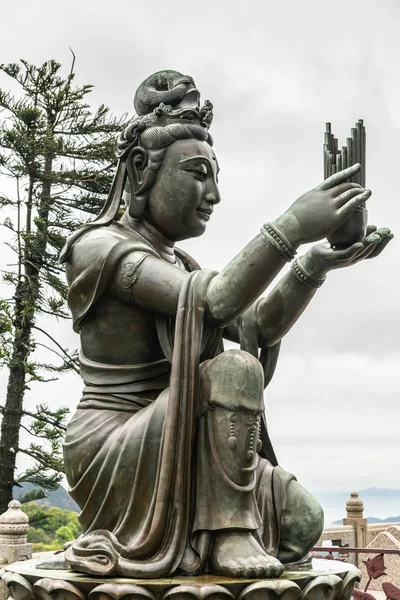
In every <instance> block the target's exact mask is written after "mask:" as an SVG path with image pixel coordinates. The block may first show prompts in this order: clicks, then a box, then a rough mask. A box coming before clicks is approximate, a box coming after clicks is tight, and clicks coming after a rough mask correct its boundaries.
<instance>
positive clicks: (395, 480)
mask: <svg viewBox="0 0 400 600" xmlns="http://www.w3.org/2000/svg"><path fill="white" fill-rule="evenodd" d="M399 22H400V4H399V2H398V1H397V0H379V1H376V0H368V1H367V2H365V0H353V1H351V0H335V1H334V2H333V1H332V2H321V1H320V0H315V1H311V0H291V1H284V0H281V1H280V2H276V1H275V2H271V1H267V0H257V1H255V0H247V1H246V2H244V1H240V2H239V1H237V0H236V1H235V0H230V1H219V0H213V1H212V2H196V3H194V2H189V1H186V2H183V1H182V0H175V1H174V2H165V1H161V0H153V1H152V2H138V1H137V0H129V1H123V0H113V2H104V1H103V0H96V1H94V0H84V1H82V0H81V1H80V2H77V1H76V0H69V1H68V2H63V1H59V2H54V1H53V0H52V1H50V0H49V1H48V0H36V2H26V1H25V2H24V1H20V2H13V3H11V2H7V6H3V7H2V25H3V26H2V34H1V41H0V44H1V56H0V60H1V62H16V61H18V59H19V58H25V59H27V60H28V61H30V62H32V63H35V64H41V63H42V62H44V61H45V60H47V59H50V58H54V59H56V60H58V61H59V62H61V63H62V64H64V65H65V72H67V68H68V66H69V63H70V53H69V50H68V47H71V48H73V50H74V52H75V54H76V56H77V60H76V66H75V69H76V76H77V81H78V82H79V83H91V84H93V85H94V86H95V90H94V92H93V93H92V98H91V101H92V103H93V105H94V106H95V105H97V104H100V103H105V104H106V105H108V106H110V107H111V109H112V110H113V112H114V113H116V114H122V113H125V112H131V111H132V106H133V105H132V101H133V95H134V92H135V90H136V87H137V86H138V85H139V84H140V83H141V81H142V80H143V79H144V78H145V77H147V76H148V75H149V74H151V73H152V72H154V71H158V70H160V69H165V68H166V69H175V70H177V71H181V72H183V73H187V74H190V75H191V76H193V78H194V79H195V81H196V84H197V87H198V88H199V89H200V91H201V93H202V97H203V99H204V98H209V99H210V100H211V101H212V102H213V104H214V123H213V125H212V134H213V137H214V140H215V151H216V153H217V157H218V161H219V164H220V167H221V173H220V188H221V193H222V202H221V204H220V205H219V206H218V207H217V210H216V212H215V213H214V215H213V219H212V221H211V222H210V224H209V227H208V231H207V232H206V234H205V235H204V236H203V237H202V238H200V239H197V240H194V241H192V242H190V243H186V244H185V245H184V247H185V249H187V250H188V251H189V252H191V253H192V255H194V257H195V258H196V259H197V260H198V261H199V262H200V264H201V265H202V266H204V267H213V268H217V269H218V268H221V267H223V266H224V265H225V264H226V263H227V262H228V261H229V259H230V258H231V257H233V256H234V254H235V253H236V252H237V251H238V250H239V249H240V248H242V247H243V246H244V245H245V244H246V242H247V241H249V240H250V239H251V238H252V237H253V236H254V235H255V234H256V233H257V232H258V231H259V228H260V226H261V225H262V224H263V223H264V222H265V221H268V220H272V219H274V218H275V217H277V216H278V215H279V214H280V213H281V212H283V211H284V210H285V209H286V208H287V206H288V205H289V204H291V203H292V202H293V200H294V199H295V198H296V197H298V196H299V195H301V194H302V193H304V192H305V191H307V190H308V189H310V188H311V187H313V186H314V185H316V184H317V183H319V182H320V180H321V179H322V176H323V175H322V141H323V132H324V128H325V122H326V121H332V124H333V125H332V126H333V131H334V133H335V134H336V135H337V136H338V137H339V142H344V140H345V138H346V136H348V135H349V133H350V128H351V127H352V126H354V123H355V121H356V120H357V119H359V118H363V119H364V122H365V125H366V128H367V147H368V150H367V161H368V166H367V185H368V187H370V188H371V189H372V191H373V196H372V198H371V200H370V201H369V203H368V204H369V210H370V222H371V223H375V224H377V225H379V226H382V225H385V226H388V227H390V228H392V229H393V230H394V232H395V233H396V231H397V232H398V233H399V237H398V238H397V239H396V238H395V239H394V240H393V241H392V242H391V244H390V245H389V247H388V248H387V251H386V252H385V254H384V255H382V256H381V257H380V258H379V259H377V260H376V261H366V262H365V263H363V264H359V265H357V266H355V267H352V268H349V269H344V270H342V271H340V272H338V271H336V272H334V273H331V274H330V275H329V276H328V280H327V282H326V283H325V285H324V286H323V287H322V289H321V290H319V291H318V292H317V294H316V296H315V298H314V299H313V301H312V303H311V304H310V306H309V308H308V310H307V312H306V313H305V314H304V315H303V317H302V318H301V320H300V321H299V323H298V324H297V325H296V326H295V327H294V329H293V330H292V331H291V332H290V333H289V334H288V335H287V337H286V338H285V340H284V341H283V344H282V351H281V357H280V360H279V364H278V369H277V372H276V375H275V377H274V380H273V382H272V384H271V386H270V388H269V390H268V394H267V395H266V400H267V414H268V421H269V427H270V431H271V437H272V439H273V442H274V444H275V447H276V452H277V455H278V458H279V460H280V462H281V464H282V466H284V467H285V468H286V469H288V470H290V471H292V472H294V473H295V474H296V475H297V476H298V478H299V480H300V481H301V482H302V483H303V484H304V485H306V486H308V487H309V488H311V489H313V490H338V491H339V490H340V491H351V490H353V489H355V490H357V489H360V488H365V487H369V486H379V487H390V488H400V469H399V463H400V452H399V446H400V443H399V423H400V347H399V338H400V318H399V308H398V306H399V300H398V296H399V293H400V283H399V276H398V260H399V256H400V252H399V239H400V207H399V202H400V194H399V180H398V176H399V162H398V150H399V144H398V142H397V136H399V137H400V82H399V78H400V68H399V67H400V64H399V63H400V36H399ZM0 86H1V87H6V86H7V80H6V79H4V78H3V79H1V80H0ZM0 188H1V184H0ZM48 326H51V327H53V326H54V325H50V324H49V325H48ZM69 327H70V324H69V323H67V324H65V325H64V326H63V330H62V336H63V338H64V340H65V341H66V342H67V343H68V344H69V346H70V347H72V346H76V345H77V344H78V337H77V336H76V335H75V334H73V333H71V332H70V330H69ZM6 375H7V374H6V373H4V374H3V375H2V378H1V383H2V389H3V390H4V391H5V386H6V379H7V378H6ZM80 388H81V383H80V381H79V378H78V377H76V376H72V375H71V376H70V377H68V378H64V379H63V380H62V382H59V383H57V384H49V385H47V386H40V387H37V388H36V389H35V388H33V391H32V392H31V393H30V394H29V396H28V402H29V403H34V402H35V401H38V400H43V399H45V400H47V401H49V402H50V403H51V405H52V406H54V407H56V406H58V405H60V404H66V405H68V406H70V407H71V410H74V408H75V406H76V404H77V402H78V400H79V393H80Z"/></svg>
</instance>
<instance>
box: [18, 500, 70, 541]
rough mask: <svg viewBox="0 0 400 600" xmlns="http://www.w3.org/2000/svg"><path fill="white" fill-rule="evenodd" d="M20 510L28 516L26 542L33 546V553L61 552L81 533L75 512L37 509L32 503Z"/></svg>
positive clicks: (57, 509)
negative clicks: (28, 525)
mask: <svg viewBox="0 0 400 600" xmlns="http://www.w3.org/2000/svg"><path fill="white" fill-rule="evenodd" d="M22 510H23V511H24V512H26V514H27V515H28V516H29V523H30V528H29V531H28V542H30V543H31V544H33V551H34V552H44V551H46V550H61V549H62V548H63V546H64V544H66V543H67V542H70V541H71V540H75V539H76V538H77V537H78V536H79V535H80V534H81V533H82V530H81V527H80V524H79V521H78V515H77V513H76V512H72V511H69V510H63V509H62V508H56V507H55V506H45V507H39V506H38V505H37V504H35V503H33V502H32V503H29V504H25V505H23V507H22ZM38 515H39V516H40V518H38Z"/></svg>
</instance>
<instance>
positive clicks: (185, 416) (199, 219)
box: [61, 71, 393, 578]
mask: <svg viewBox="0 0 400 600" xmlns="http://www.w3.org/2000/svg"><path fill="white" fill-rule="evenodd" d="M135 110H136V113H137V115H136V116H135V118H134V120H133V121H132V123H131V124H130V125H129V127H127V128H126V129H125V131H123V132H122V134H121V135H120V136H119V137H118V139H117V143H116V153H117V156H118V158H119V162H118V167H117V172H116V176H115V179H114V183H113V186H112V189H111V192H110V195H109V198H108V201H107V203H106V205H105V207H104V209H103V211H102V213H101V214H100V216H99V217H98V218H97V219H96V220H95V221H93V222H92V223H89V224H86V225H83V226H82V227H81V228H79V229H78V230H77V231H76V232H75V233H74V234H73V235H72V236H71V238H70V239H69V240H68V242H67V244H66V246H65V248H64V250H63V253H62V257H61V260H62V261H64V262H65V264H66V270H67V278H68V282H69V305H70V308H71V311H72V314H73V323H74V329H75V331H77V332H79V333H80V337H81V354H80V362H81V375H82V378H83V380H84V384H85V387H84V390H83V396H82V399H81V401H80V404H79V406H78V409H77V412H76V413H75V415H74V416H73V418H72V421H71V423H70V424H69V426H68V430H67V435H66V440H65V447H64V453H65V464H66V474H67V478H68V482H69V485H70V493H71V496H72V497H73V498H74V500H75V501H76V502H77V503H78V505H79V506H80V508H81V510H82V512H81V514H80V522H81V524H82V528H83V535H82V536H81V537H80V538H79V539H78V540H76V541H75V542H74V543H73V544H72V545H71V546H70V547H69V548H68V549H67V551H66V559H67V561H68V563H69V565H70V566H71V568H72V569H74V570H78V571H82V572H86V573H90V574H96V575H104V576H107V575H108V576H110V575H120V576H127V577H133V578H144V577H145V578H160V577H166V576H169V575H171V574H173V573H184V574H188V575H195V574H199V573H206V572H209V573H214V574H220V575H227V576H231V577H251V578H256V577H257V578H261V577H278V576H279V575H280V574H281V573H282V571H283V568H284V567H283V565H285V564H286V565H287V564H293V563H296V564H301V563H303V564H306V563H307V561H308V560H309V551H310V549H311V548H312V546H313V544H314V543H315V542H316V540H317V539H318V537H319V535H320V532H321V530H322V527H323V513H322V509H321V507H320V506H319V504H318V503H317V501H316V500H315V499H314V498H313V497H312V496H311V495H310V494H309V493H308V492H307V491H306V490H305V489H304V488H303V487H302V486H301V485H300V484H299V483H298V482H297V481H296V479H295V477H294V476H293V475H292V474H290V473H287V472H286V471H284V470H283V469H282V468H281V467H280V466H278V465H277V461H276V458H275V455H274V452H273V448H272V445H271V442H270V440H269V437H268V433H267V428H266V423H265V420H264V404H263V389H264V387H265V386H266V385H268V383H269V381H270V379H271V377H272V375H273V372H274V368H275V364H276V361H277V357H278V352H279V345H280V340H281V339H282V337H283V336H284V335H285V334H286V333H287V332H288V331H289V329H290V328H291V327H292V325H293V324H294V323H295V322H296V320H297V319H298V317H299V316H300V314H301V313H302V312H303V310H304V309H305V307H306V306H307V304H308V303H309V302H310V300H311V298H312V297H313V295H314V294H315V292H316V290H317V289H318V287H320V286H321V285H322V283H323V282H324V280H325V278H326V274H327V272H328V271H330V270H332V269H337V268H341V267H345V266H348V265H352V264H354V263H357V262H358V261H360V260H362V259H364V258H367V257H369V258H370V257H373V256H376V255H378V254H379V253H380V252H381V251H382V249H383V248H384V247H385V246H386V244H387V243H388V242H389V241H390V239H391V238H392V237H393V236H392V234H391V233H390V231H389V230H388V229H386V228H384V229H379V230H376V228H375V227H370V228H369V229H368V231H367V236H366V237H365V239H363V240H362V241H360V242H357V243H355V244H352V245H351V246H350V247H349V248H341V249H333V248H331V247H330V246H329V244H327V243H323V244H318V245H315V246H313V247H312V248H311V249H310V250H308V251H307V252H306V253H305V254H304V255H303V256H300V257H299V258H298V259H296V260H294V257H295V254H296V251H297V249H298V247H299V246H300V245H301V244H304V243H309V242H315V241H318V240H321V239H323V238H325V237H326V236H327V235H330V234H331V233H333V232H334V231H335V230H336V229H338V228H339V227H340V226H341V225H342V224H343V223H344V222H345V221H346V220H347V219H349V218H350V217H351V215H352V213H353V212H354V211H355V210H356V209H357V207H359V206H360V205H362V203H364V202H365V201H366V200H367V199H368V198H369V196H370V193H371V192H370V191H369V190H365V189H364V188H362V187H361V186H360V185H359V184H358V183H355V182H354V181H353V182H348V179H349V178H352V177H354V176H355V175H356V174H357V173H358V171H359V169H360V165H358V164H356V165H354V166H350V167H349V168H347V169H346V170H344V171H342V172H339V173H336V174H334V175H332V176H331V177H329V178H328V179H326V180H325V181H324V182H323V183H322V184H320V185H318V186H317V187H316V188H314V189H313V190H311V191H310V192H307V193H306V194H304V195H303V196H301V197H300V198H299V199H298V200H296V201H295V202H294V203H293V204H292V206H291V207H290V208H289V209H288V210H287V211H286V212H284V213H283V214H282V215H281V216H280V217H278V218H277V219H275V220H274V221H272V222H270V223H267V224H265V225H262V227H261V232H260V233H259V234H258V235H256V237H255V238H254V239H253V240H251V241H250V242H249V243H248V245H247V246H246V247H245V248H244V249H243V250H241V251H240V252H239V253H238V254H237V256H236V257H235V258H233V259H232V261H231V262H230V263H229V264H228V265H227V266H226V267H225V268H224V269H223V270H222V271H221V272H219V273H217V272H215V271H211V270H202V269H200V267H199V265H198V264H197V263H196V262H195V260H194V259H193V258H191V257H190V256H188V255H187V254H186V253H185V252H183V251H181V250H179V249H178V248H177V247H176V246H175V243H176V242H179V241H180V240H184V239H187V238H191V237H196V236H200V235H202V234H203V233H204V231H205V229H206V226H207V222H208V221H209V219H210V218H211V216H212V213H213V210H214V208H215V206H216V205H217V204H218V203H219V202H220V195H219V191H218V185H217V182H218V170H219V167H218V162H217V159H216V156H215V154H214V151H213V148H212V145H213V144H212V138H211V135H210V133H209V131H208V128H209V126H210V123H211V120H212V105H211V103H210V102H206V103H205V104H204V105H203V106H200V103H199V92H198V90H197V89H196V87H195V84H194V81H193V79H192V78H191V77H188V76H184V75H181V74H180V73H177V72H175V71H161V72H159V73H156V74H154V75H152V76H151V77H149V78H148V79H147V80H146V81H145V82H144V83H142V84H141V86H140V87H139V89H138V91H137V93H136V96H135ZM122 198H124V200H125V205H126V209H125V212H124V214H123V216H122V218H120V219H119V220H118V210H119V207H120V202H121V199H122ZM289 261H292V268H291V270H290V272H289V273H287V274H286V275H285V276H284V277H283V278H282V279H281V280H280V281H279V283H278V284H277V285H276V286H275V287H274V288H273V290H272V291H271V293H270V294H269V296H267V297H262V296H261V294H262V293H263V292H264V290H265V289H266V288H267V287H268V286H269V284H270V283H271V282H272V280H273V279H274V278H275V276H276V275H277V274H278V273H279V271H280V270H281V269H282V267H283V266H284V265H285V264H286V263H287V262H289ZM223 339H228V340H232V341H235V342H239V343H240V347H241V349H240V350H228V351H225V352H224V351H223V345H222V340H223Z"/></svg>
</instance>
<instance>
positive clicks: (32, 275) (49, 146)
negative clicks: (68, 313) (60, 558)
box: [0, 113, 55, 514]
mask: <svg viewBox="0 0 400 600" xmlns="http://www.w3.org/2000/svg"><path fill="white" fill-rule="evenodd" d="M54 121H55V115H53V114H50V113H49V114H48V121H47V136H46V150H45V155H44V170H43V179H42V193H41V199H40V203H39V207H38V217H39V219H40V221H39V222H38V224H37V231H36V235H35V238H36V239H35V244H32V243H30V241H29V239H28V240H27V244H26V245H25V249H24V256H20V257H19V260H20V261H23V263H24V268H25V277H26V279H20V280H19V283H18V284H17V288H16V294H15V319H14V345H13V353H12V358H11V362H10V375H9V378H8V385H7V396H6V401H5V406H4V410H3V420H2V423H1V437H0V465H1V473H0V514H2V513H3V512H4V511H6V510H7V505H8V503H9V502H10V500H12V491H13V486H14V473H15V466H16V455H17V452H18V447H19V431H20V426H21V419H22V412H23V411H22V407H23V400H24V394H25V389H26V383H25V381H26V370H25V365H26V361H27V359H28V358H29V355H30V353H31V351H32V347H31V343H30V337H31V332H32V326H33V324H34V320H35V313H36V311H37V309H38V300H39V290H40V282H39V275H40V270H41V268H42V266H43V260H44V256H45V253H46V245H47V229H48V219H49V210H50V202H51V199H50V194H51V185H52V165H53V142H54V136H53V125H54ZM30 183H31V185H30V188H29V190H30V191H29V197H28V202H27V208H28V210H27V223H26V231H27V232H29V235H32V234H31V226H32V223H31V219H32V213H31V209H32V190H33V186H32V178H31V181H30Z"/></svg>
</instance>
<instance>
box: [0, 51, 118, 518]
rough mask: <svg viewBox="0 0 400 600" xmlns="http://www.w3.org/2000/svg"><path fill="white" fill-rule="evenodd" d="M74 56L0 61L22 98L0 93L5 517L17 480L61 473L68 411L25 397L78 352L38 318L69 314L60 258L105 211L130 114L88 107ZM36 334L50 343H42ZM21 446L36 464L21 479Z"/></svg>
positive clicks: (1, 501)
mask: <svg viewBox="0 0 400 600" xmlns="http://www.w3.org/2000/svg"><path fill="white" fill-rule="evenodd" d="M74 62H75V57H74V59H73V61H72V67H71V70H70V73H69V74H68V75H67V76H66V77H64V78H63V77H62V76H61V75H60V70H61V65H60V64H59V63H57V62H56V61H54V60H50V61H48V62H46V63H45V64H43V65H42V66H40V67H36V66H33V65H31V64H29V63H28V62H27V61H25V60H21V62H20V64H9V65H1V66H0V72H2V73H3V74H5V75H7V76H8V77H9V78H10V79H11V80H12V82H10V84H11V85H12V86H13V87H14V88H16V89H17V90H18V92H19V95H18V96H17V97H15V96H13V95H12V94H11V93H8V92H5V91H3V90H1V89H0V108H1V111H0V175H1V176H2V179H1V180H0V181H2V183H3V185H2V186H1V187H2V188H4V186H8V187H9V188H10V189H11V190H12V191H11V192H10V193H9V194H8V193H7V195H6V194H0V208H1V210H2V211H3V213H4V216H5V219H4V221H3V223H2V224H3V226H4V227H6V228H7V229H8V230H9V233H10V235H9V238H10V240H9V241H7V242H6V243H7V244H8V246H9V247H10V248H11V250H12V251H13V253H14V255H15V261H13V265H12V266H10V267H8V270H6V271H4V272H3V280H4V282H5V283H6V284H8V285H9V286H11V288H12V293H11V294H7V296H12V297H8V298H3V299H0V362H1V366H3V367H8V369H9V377H8V386H7V392H6V396H5V401H4V403H3V405H2V406H1V407H0V411H1V414H2V422H1V438H0V514H1V513H2V512H4V511H5V510H6V508H7V504H8V502H9V501H10V500H11V498H12V489H13V486H14V485H18V482H19V481H20V482H22V481H24V482H30V483H33V484H35V485H37V486H39V487H40V488H41V489H42V490H51V489H55V488H56V487H57V486H58V484H59V482H60V480H61V478H62V471H63V464H62V455H61V442H62V437H63V434H64V432H65V419H66V416H67V413H68V410H67V409H66V408H60V409H59V410H56V411H51V410H50V409H49V407H48V406H46V405H39V406H37V409H36V410H35V411H33V412H28V411H26V410H25V409H24V405H23V400H24V395H25V392H26V390H28V389H31V386H32V385H35V384H37V383H43V384H44V383H45V382H46V381H51V380H53V379H54V378H56V377H57V376H58V375H59V374H61V373H65V372H68V371H71V370H77V357H76V353H75V352H71V351H69V350H68V349H66V348H63V346H62V345H61V344H60V343H59V342H58V341H57V340H56V339H55V337H54V336H53V335H52V334H51V333H50V332H49V327H39V324H41V321H40V319H41V318H43V317H42V315H47V316H48V317H47V318H49V319H50V318H53V319H54V318H57V319H65V318H69V314H68V310H67V309H66V295H67V287H66V283H65V279H64V276H63V273H62V268H61V267H60V265H59V263H58V254H59V251H60V249H61V247H62V246H63V244H64V241H65V239H66V237H67V236H68V235H69V234H70V232H71V231H73V230H74V229H75V228H76V227H77V226H78V224H79V223H81V222H82V220H87V219H88V218H89V216H90V215H94V214H97V213H98V212H99V211H100V207H101V205H102V204H103V203H104V199H105V197H106V194H107V192H108V190H109V187H110V184H111V177H112V171H113V168H114V166H115V161H114V153H113V143H114V138H115V135H116V133H117V132H119V131H120V130H121V129H122V128H123V126H124V125H125V120H126V119H125V117H122V118H120V119H116V118H115V117H113V116H112V115H111V114H110V112H109V109H108V108H107V107H105V106H103V105H102V106H100V107H99V108H98V109H97V110H96V111H95V112H92V111H91V109H90V106H89V105H88V104H87V102H86V97H87V95H88V94H89V93H90V92H91V90H92V87H93V86H91V85H83V86H81V87H78V86H76V85H74ZM6 178H7V179H6ZM2 287H3V286H2ZM49 315H51V317H50V316H49ZM38 319H39V324H38ZM39 334H40V337H39V339H40V340H42V339H44V340H45V343H42V342H39V341H38V335H39ZM39 344H40V347H41V346H45V347H46V348H47V352H49V351H51V353H52V355H57V357H56V361H57V362H56V363H55V364H53V363H52V362H49V363H47V362H46V363H43V362H40V361H39V360H38V357H37V352H38V347H39ZM21 428H25V429H27V430H28V432H29V433H30V434H31V435H33V436H34V438H33V439H34V441H33V442H32V443H30V444H29V445H28V446H27V447H21V445H20V439H19V438H20V430H21ZM31 439H32V438H31ZM19 452H22V453H24V454H26V455H28V456H29V457H30V458H31V459H33V463H32V466H31V467H30V468H29V469H28V470H26V471H25V472H24V473H21V474H19V475H16V457H17V455H18V453H19ZM41 494H42V492H39V493H34V494H33V496H32V494H31V496H32V497H30V499H31V500H33V499H35V497H39V496H40V495H41Z"/></svg>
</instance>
